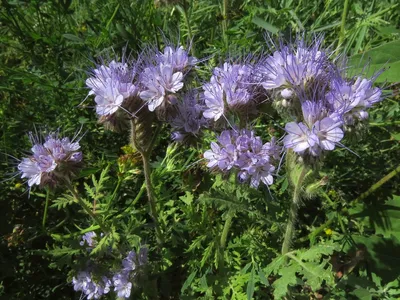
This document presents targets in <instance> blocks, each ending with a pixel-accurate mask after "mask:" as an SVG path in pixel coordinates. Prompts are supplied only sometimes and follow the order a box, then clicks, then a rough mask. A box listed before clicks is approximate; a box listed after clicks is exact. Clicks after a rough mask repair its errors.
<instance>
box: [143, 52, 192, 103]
mask: <svg viewBox="0 0 400 300" xmlns="http://www.w3.org/2000/svg"><path fill="white" fill-rule="evenodd" d="M196 63H197V59H196V58H194V57H190V56H189V54H188V52H187V51H185V50H184V49H183V47H176V48H174V47H171V46H168V47H166V48H165V49H164V52H159V51H158V50H156V53H155V54H154V53H151V54H150V59H149V62H148V63H147V64H146V66H145V67H144V69H143V72H142V73H141V75H140V84H141V85H142V89H141V92H140V93H139V96H140V98H141V99H142V100H144V101H146V102H147V103H148V108H149V110H150V111H154V110H155V109H156V108H157V107H159V106H161V105H166V104H167V103H170V104H175V103H176V101H177V97H176V93H177V92H178V91H179V90H181V89H182V88H183V81H184V78H185V75H186V74H187V72H188V71H189V70H190V68H191V67H193V66H194V65H195V64H196Z"/></svg>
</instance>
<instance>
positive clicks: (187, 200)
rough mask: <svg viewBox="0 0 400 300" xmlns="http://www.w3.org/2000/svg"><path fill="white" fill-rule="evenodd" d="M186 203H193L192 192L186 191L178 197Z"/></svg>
mask: <svg viewBox="0 0 400 300" xmlns="http://www.w3.org/2000/svg"><path fill="white" fill-rule="evenodd" d="M179 199H180V200H182V201H183V203H185V204H186V205H191V204H192V203H193V199H194V196H193V194H192V193H190V192H188V191H186V193H185V196H181V197H179Z"/></svg>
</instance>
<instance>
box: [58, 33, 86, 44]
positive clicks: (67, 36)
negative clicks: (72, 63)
mask: <svg viewBox="0 0 400 300" xmlns="http://www.w3.org/2000/svg"><path fill="white" fill-rule="evenodd" d="M62 36H63V37H64V38H65V39H67V40H70V41H73V42H77V43H83V42H84V40H83V39H81V38H80V37H77V36H76V35H73V34H70V33H65V34H63V35H62Z"/></svg>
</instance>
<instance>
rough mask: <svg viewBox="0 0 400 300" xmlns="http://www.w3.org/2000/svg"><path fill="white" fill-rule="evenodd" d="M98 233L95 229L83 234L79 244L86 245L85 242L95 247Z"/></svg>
mask: <svg viewBox="0 0 400 300" xmlns="http://www.w3.org/2000/svg"><path fill="white" fill-rule="evenodd" d="M96 238H97V234H96V232H94V231H90V232H86V233H85V234H84V235H83V236H82V241H80V242H79V245H81V246H84V245H85V244H86V245H88V246H89V247H91V248H93V247H95V246H96V244H97V240H96Z"/></svg>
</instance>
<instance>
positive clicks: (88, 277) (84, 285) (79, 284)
mask: <svg viewBox="0 0 400 300" xmlns="http://www.w3.org/2000/svg"><path fill="white" fill-rule="evenodd" d="M72 284H73V285H74V290H75V291H76V292H78V291H82V292H83V293H84V294H85V295H86V296H87V298H88V299H99V298H100V297H101V296H103V295H105V294H107V293H108V292H109V291H110V288H111V285H112V283H111V280H110V279H108V278H107V277H105V276H103V277H102V278H101V280H100V281H98V282H96V281H94V280H93V274H92V273H90V272H87V271H82V272H79V273H78V275H77V276H76V277H74V278H73V279H72Z"/></svg>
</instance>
